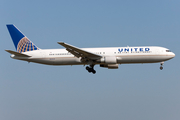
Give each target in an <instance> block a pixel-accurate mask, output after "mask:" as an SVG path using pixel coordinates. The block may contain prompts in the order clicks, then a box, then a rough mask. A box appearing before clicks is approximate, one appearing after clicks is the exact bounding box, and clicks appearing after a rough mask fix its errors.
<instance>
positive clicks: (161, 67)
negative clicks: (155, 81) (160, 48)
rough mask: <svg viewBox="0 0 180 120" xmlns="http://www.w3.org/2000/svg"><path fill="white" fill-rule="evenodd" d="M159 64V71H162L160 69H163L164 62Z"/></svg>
mask: <svg viewBox="0 0 180 120" xmlns="http://www.w3.org/2000/svg"><path fill="white" fill-rule="evenodd" d="M160 64H161V66H160V70H162V69H163V65H164V62H161V63H160Z"/></svg>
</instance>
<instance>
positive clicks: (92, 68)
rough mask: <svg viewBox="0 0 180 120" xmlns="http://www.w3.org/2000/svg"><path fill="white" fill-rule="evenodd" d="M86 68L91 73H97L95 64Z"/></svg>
mask: <svg viewBox="0 0 180 120" xmlns="http://www.w3.org/2000/svg"><path fill="white" fill-rule="evenodd" d="M86 70H87V71H88V72H89V73H90V72H92V73H93V74H95V73H96V71H95V70H94V65H90V66H87V67H86Z"/></svg>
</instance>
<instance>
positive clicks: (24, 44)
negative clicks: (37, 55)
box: [17, 37, 39, 53]
mask: <svg viewBox="0 0 180 120" xmlns="http://www.w3.org/2000/svg"><path fill="white" fill-rule="evenodd" d="M38 49H39V48H38V47H37V46H36V45H34V44H33V43H32V42H31V41H30V40H29V39H28V38H27V37H23V38H22V39H21V40H20V41H19V43H18V45H17V52H19V53H21V52H26V51H33V50H38Z"/></svg>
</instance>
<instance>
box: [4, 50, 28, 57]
mask: <svg viewBox="0 0 180 120" xmlns="http://www.w3.org/2000/svg"><path fill="white" fill-rule="evenodd" d="M5 51H6V52H8V53H10V54H14V55H16V56H19V57H31V56H29V55H26V54H23V53H18V52H15V51H12V50H5Z"/></svg>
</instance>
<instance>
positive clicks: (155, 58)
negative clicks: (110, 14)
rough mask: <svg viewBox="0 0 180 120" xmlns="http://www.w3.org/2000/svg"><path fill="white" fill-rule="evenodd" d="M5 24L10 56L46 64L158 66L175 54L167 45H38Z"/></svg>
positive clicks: (114, 66) (92, 70)
mask: <svg viewBox="0 0 180 120" xmlns="http://www.w3.org/2000/svg"><path fill="white" fill-rule="evenodd" d="M7 28H8V30H9V33H10V35H11V38H12V40H13V42H14V45H15V48H16V51H12V50H6V51H7V52H9V53H10V54H12V55H11V58H14V59H18V60H24V61H27V62H35V63H40V64H46V65H89V66H87V67H86V70H87V71H88V72H92V73H93V74H95V73H96V71H95V70H94V65H96V64H98V65H100V67H105V68H109V69H117V68H118V65H119V64H128V63H157V62H160V69H161V70H162V69H163V67H162V66H163V64H164V61H167V60H169V59H172V58H173V57H175V54H174V53H173V52H171V51H170V50H169V49H167V48H164V47H157V46H141V47H129V46H127V47H104V48H78V47H75V46H72V45H69V44H67V43H64V42H58V44H60V45H62V46H63V47H65V48H66V49H40V48H38V47H37V46H36V45H35V44H33V43H32V42H31V41H30V40H29V39H28V38H27V37H26V36H25V35H24V34H23V33H22V32H21V31H20V30H18V28H17V27H15V26H14V25H12V24H10V25H7Z"/></svg>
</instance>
